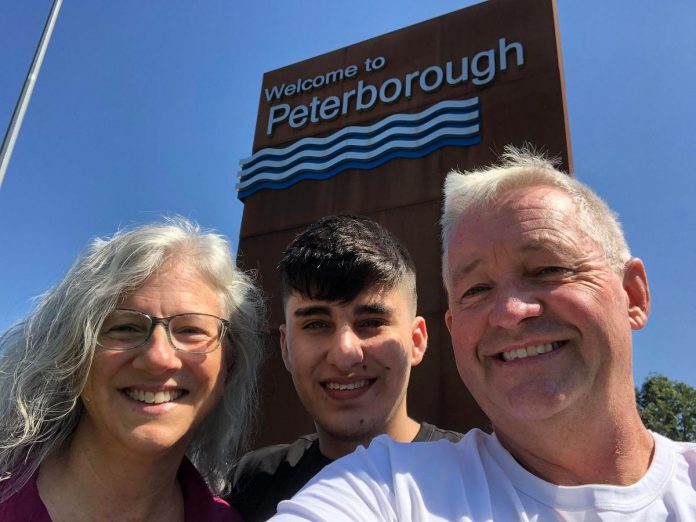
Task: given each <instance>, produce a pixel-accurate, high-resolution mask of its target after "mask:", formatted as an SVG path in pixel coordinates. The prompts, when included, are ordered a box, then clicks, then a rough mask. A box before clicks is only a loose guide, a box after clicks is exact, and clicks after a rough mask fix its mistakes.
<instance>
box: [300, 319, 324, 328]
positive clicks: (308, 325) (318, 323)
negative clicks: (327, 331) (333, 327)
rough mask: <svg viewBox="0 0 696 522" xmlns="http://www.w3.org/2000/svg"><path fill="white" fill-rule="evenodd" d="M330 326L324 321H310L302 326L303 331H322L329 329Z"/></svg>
mask: <svg viewBox="0 0 696 522" xmlns="http://www.w3.org/2000/svg"><path fill="white" fill-rule="evenodd" d="M327 327H328V325H327V324H326V323H325V322H324V321H310V322H308V323H305V324H304V325H303V326H302V329H303V330H320V329H322V328H327Z"/></svg>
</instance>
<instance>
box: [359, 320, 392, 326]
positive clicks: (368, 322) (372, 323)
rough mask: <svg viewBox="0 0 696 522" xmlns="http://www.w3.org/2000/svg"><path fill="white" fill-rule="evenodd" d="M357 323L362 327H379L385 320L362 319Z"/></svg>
mask: <svg viewBox="0 0 696 522" xmlns="http://www.w3.org/2000/svg"><path fill="white" fill-rule="evenodd" d="M358 324H359V326H360V327H362V328H380V327H381V326H384V325H385V324H387V322H386V321H385V320H384V319H363V320H362V321H360V322H359V323H358Z"/></svg>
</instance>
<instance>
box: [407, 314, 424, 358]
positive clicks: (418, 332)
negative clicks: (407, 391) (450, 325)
mask: <svg viewBox="0 0 696 522" xmlns="http://www.w3.org/2000/svg"><path fill="white" fill-rule="evenodd" d="M411 340H412V341H413V349H412V351H411V366H418V365H419V364H420V363H421V361H422V360H423V356H424V355H425V351H426V350H427V349H428V328H427V327H426V325H425V319H423V318H422V317H421V316H418V317H416V318H415V319H414V320H413V330H412V332H411Z"/></svg>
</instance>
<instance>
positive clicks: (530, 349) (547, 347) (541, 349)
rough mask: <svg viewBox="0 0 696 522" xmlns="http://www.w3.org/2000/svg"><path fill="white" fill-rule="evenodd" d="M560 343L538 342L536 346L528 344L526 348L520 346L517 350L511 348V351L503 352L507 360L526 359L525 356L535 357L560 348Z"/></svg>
mask: <svg viewBox="0 0 696 522" xmlns="http://www.w3.org/2000/svg"><path fill="white" fill-rule="evenodd" d="M558 346H559V343H557V342H556V343H548V344H538V345H535V346H527V347H526V348H518V349H517V350H510V351H509V352H503V359H504V360H505V361H512V360H514V359H524V358H525V357H534V356H536V355H541V354H543V353H548V352H552V351H554V350H555V349H556V348H558Z"/></svg>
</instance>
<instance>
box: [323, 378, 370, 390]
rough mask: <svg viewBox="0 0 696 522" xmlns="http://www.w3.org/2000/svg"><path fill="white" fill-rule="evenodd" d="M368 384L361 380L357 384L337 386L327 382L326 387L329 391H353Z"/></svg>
mask: <svg viewBox="0 0 696 522" xmlns="http://www.w3.org/2000/svg"><path fill="white" fill-rule="evenodd" d="M368 384H370V381H367V380H362V381H357V382H352V383H350V384H338V383H337V382H327V383H326V387H327V388H328V389H329V390H355V389H357V388H362V387H363V386H367V385H368Z"/></svg>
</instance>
